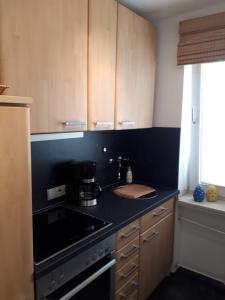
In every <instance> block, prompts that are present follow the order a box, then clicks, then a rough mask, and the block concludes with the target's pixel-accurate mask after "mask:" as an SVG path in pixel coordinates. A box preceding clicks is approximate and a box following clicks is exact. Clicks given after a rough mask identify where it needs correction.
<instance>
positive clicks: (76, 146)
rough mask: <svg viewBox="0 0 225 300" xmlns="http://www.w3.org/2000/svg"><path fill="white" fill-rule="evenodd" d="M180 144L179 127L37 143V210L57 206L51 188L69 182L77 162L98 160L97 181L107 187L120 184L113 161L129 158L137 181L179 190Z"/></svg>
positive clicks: (34, 174)
mask: <svg viewBox="0 0 225 300" xmlns="http://www.w3.org/2000/svg"><path fill="white" fill-rule="evenodd" d="M179 142H180V129H178V128H152V129H138V130H124V131H104V132H87V133H84V138H81V139H68V140H55V141H43V142H33V143H32V144H31V153H32V188H33V210H34V211H36V210H39V209H41V208H43V207H46V206H48V205H50V204H55V201H51V202H49V201H47V200H46V199H47V189H49V188H51V187H55V186H58V185H61V184H65V183H67V182H69V178H68V165H69V163H70V162H71V161H73V160H78V161H79V160H87V159H88V160H94V161H96V162H97V180H98V181H99V183H100V184H101V185H102V186H105V185H108V184H112V183H115V182H117V164H116V163H114V164H112V165H109V164H108V160H109V158H114V159H116V158H117V157H118V156H123V157H129V158H130V164H131V166H132V171H133V176H134V179H136V180H146V181H148V182H151V183H154V184H159V185H164V186H168V187H175V188H176V187H177V181H178V158H179ZM104 147H106V148H107V149H108V151H107V152H106V153H103V148H104Z"/></svg>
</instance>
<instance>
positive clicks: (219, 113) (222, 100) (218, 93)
mask: <svg viewBox="0 0 225 300" xmlns="http://www.w3.org/2000/svg"><path fill="white" fill-rule="evenodd" d="M200 88H201V90H200V91H201V93H200V149H199V177H200V182H201V183H212V184H215V185H218V186H225V62H218V63H210V64H203V65H201V87H200Z"/></svg>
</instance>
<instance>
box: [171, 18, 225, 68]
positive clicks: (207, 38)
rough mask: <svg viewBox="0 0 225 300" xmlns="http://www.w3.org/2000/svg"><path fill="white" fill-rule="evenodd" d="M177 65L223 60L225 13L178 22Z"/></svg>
mask: <svg viewBox="0 0 225 300" xmlns="http://www.w3.org/2000/svg"><path fill="white" fill-rule="evenodd" d="M179 33H180V40H179V44H178V53H177V63H178V65H188V64H197V63H204V62H215V61H220V60H225V12H224V13H219V14H215V15H210V16H206V17H201V18H196V19H191V20H186V21H182V22H180V30H179Z"/></svg>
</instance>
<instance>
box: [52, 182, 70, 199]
mask: <svg viewBox="0 0 225 300" xmlns="http://www.w3.org/2000/svg"><path fill="white" fill-rule="evenodd" d="M64 195H66V185H65V184H64V185H60V186H57V187H54V188H52V189H49V190H47V199H48V201H49V200H53V199H56V198H59V197H62V196H64Z"/></svg>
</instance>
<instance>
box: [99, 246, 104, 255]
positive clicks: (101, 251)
mask: <svg viewBox="0 0 225 300" xmlns="http://www.w3.org/2000/svg"><path fill="white" fill-rule="evenodd" d="M103 254H104V249H103V248H101V249H100V250H99V251H98V255H99V256H102V255H103Z"/></svg>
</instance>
